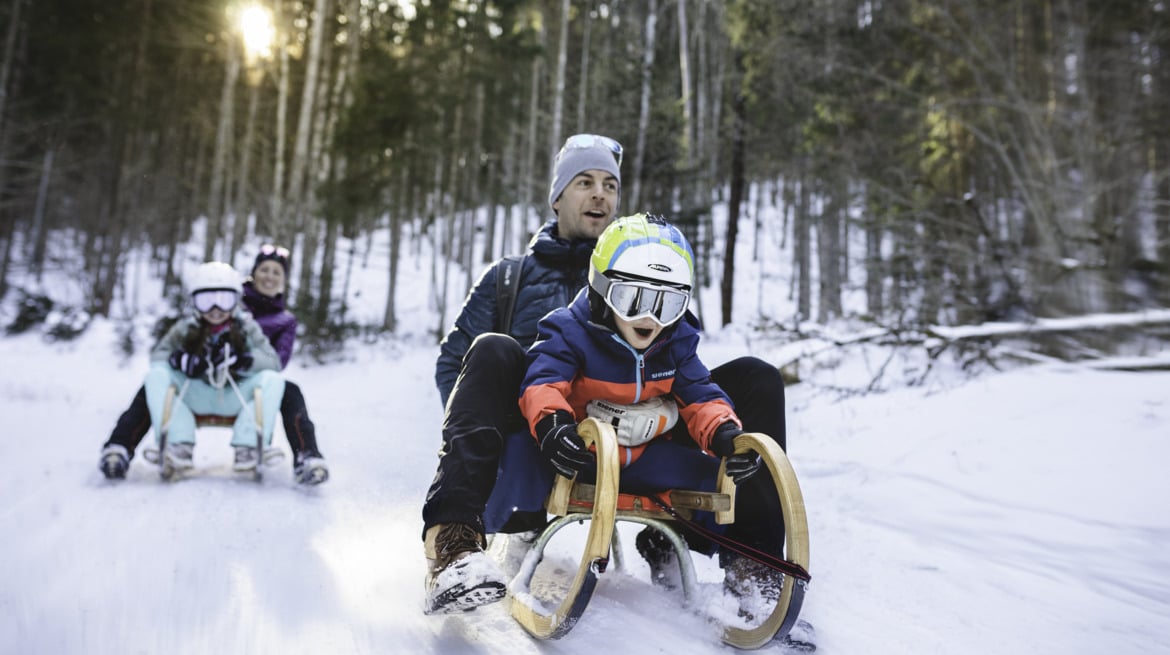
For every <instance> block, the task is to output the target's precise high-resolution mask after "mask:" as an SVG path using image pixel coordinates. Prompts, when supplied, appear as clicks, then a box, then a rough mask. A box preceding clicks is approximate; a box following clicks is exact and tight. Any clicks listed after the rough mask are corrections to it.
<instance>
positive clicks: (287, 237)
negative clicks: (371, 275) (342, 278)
mask: <svg viewBox="0 0 1170 655" xmlns="http://www.w3.org/2000/svg"><path fill="white" fill-rule="evenodd" d="M329 7H330V3H329V0H315V3H314V9H313V28H312V32H311V36H310V38H309V55H308V57H309V58H308V60H307V63H306V65H305V85H304V87H303V88H302V89H301V111H300V115H299V117H298V118H297V134H296V140H295V142H294V144H293V159H292V165H291V166H290V167H289V179H288V193H287V194H286V195H285V199H286V204H287V205H288V207H289V210H285V211H290V210H291V213H292V219H291V221H290V220H288V219H287V217H286V216H284V215H277V216H274V219H275V220H277V221H280V223H279V225H280V226H281V229H280V230H278V232H277V233H278V234H279V235H281V237H280V240H281V241H283V242H286V243H291V242H292V236H293V235H295V234H297V233H298V232H300V231H301V230H302V229H303V226H304V225H305V216H306V212H307V211H310V210H309V208H308V207H306V206H305V186H306V184H308V179H307V178H308V175H309V170H308V169H309V161H310V159H309V156H310V153H309V146H310V137H311V136H312V135H311V131H312V128H313V119H314V117H315V116H316V111H317V108H316V106H315V103H316V100H317V96H318V90H317V86H318V78H319V76H320V75H321V59H322V56H323V53H324V51H325V48H324V41H325V26H326V24H327V23H328V22H329ZM305 232H306V233H315V232H316V230H312V229H306V230H305ZM306 236H307V234H306ZM313 248H314V249H315V244H314V246H313ZM302 250H304V248H302ZM308 263H309V264H311V263H312V260H311V259H310V260H309V261H308ZM301 268H302V270H301V281H302V285H303V283H304V282H305V281H306V279H308V278H307V275H306V273H305V268H306V267H305V265H304V264H302V267H301ZM300 293H302V294H303V293H305V290H304V289H302V290H301V291H300Z"/></svg>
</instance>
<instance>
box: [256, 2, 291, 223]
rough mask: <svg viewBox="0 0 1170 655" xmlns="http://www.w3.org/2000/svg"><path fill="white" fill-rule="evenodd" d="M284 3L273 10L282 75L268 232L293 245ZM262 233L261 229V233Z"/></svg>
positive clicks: (278, 94) (277, 101)
mask: <svg viewBox="0 0 1170 655" xmlns="http://www.w3.org/2000/svg"><path fill="white" fill-rule="evenodd" d="M282 10H283V2H282V0H275V2H274V3H273V8H272V15H273V21H274V23H275V24H276V25H277V39H276V43H277V51H278V52H279V53H280V54H279V58H280V74H279V75H280V76H279V79H278V80H277V92H276V129H275V135H274V137H273V140H274V145H273V160H272V164H273V165H272V195H271V197H270V199H269V211H270V212H271V219H270V224H269V225H268V228H267V233H268V234H270V235H272V237H273V239H274V240H276V241H277V242H279V243H286V244H289V245H292V236H293V233H292V230H291V229H289V225H288V222H287V221H286V220H285V217H284V212H285V207H284V141H285V138H286V137H287V136H288V87H289V80H288V78H289V70H288V68H289V65H288V48H289V43H288V32H289V30H288V21H287V20H285V19H284V12H283V11H282ZM257 231H259V230H257Z"/></svg>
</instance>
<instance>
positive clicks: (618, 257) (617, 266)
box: [589, 214, 695, 295]
mask: <svg viewBox="0 0 1170 655" xmlns="http://www.w3.org/2000/svg"><path fill="white" fill-rule="evenodd" d="M602 276H606V277H608V278H609V279H611V280H612V279H615V278H621V279H628V280H640V281H643V282H650V283H659V284H662V285H665V286H670V287H674V288H685V289H686V290H687V291H690V290H691V289H693V288H694V286H695V255H694V252H693V251H692V250H691V245H690V244H689V243H687V239H686V237H684V236H683V234H682V232H680V231H679V229H678V228H676V227H675V226H673V225H671V224H669V223H667V222H666V221H665V220H664V219H663V218H662V217H661V216H655V215H652V214H635V215H633V216H623V217H621V218H619V219H617V220H615V221H614V222H613V223H610V224H609V227H607V228H605V231H604V232H602V233H601V236H600V237H598V238H597V245H596V246H595V247H594V248H593V256H592V257H590V259H589V286H590V287H592V288H593V289H594V290H596V291H597V292H599V293H601V294H602V295H604V293H605V290H606V288H607V287H608V284H607V282H606V281H605V280H602V279H600V278H601V277H602Z"/></svg>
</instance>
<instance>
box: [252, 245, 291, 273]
mask: <svg viewBox="0 0 1170 655" xmlns="http://www.w3.org/2000/svg"><path fill="white" fill-rule="evenodd" d="M288 257H289V252H288V248H285V247H284V246H274V245H272V244H271V243H266V244H264V245H262V246H260V254H258V255H256V263H257V264H259V263H260V262H262V261H264V260H266V259H272V260H276V261H278V262H280V263H281V264H282V265H284V267H285V268H288Z"/></svg>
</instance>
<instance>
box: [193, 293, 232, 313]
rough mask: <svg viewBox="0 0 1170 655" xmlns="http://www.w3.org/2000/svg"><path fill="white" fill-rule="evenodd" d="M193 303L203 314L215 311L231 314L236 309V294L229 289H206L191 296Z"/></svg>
mask: <svg viewBox="0 0 1170 655" xmlns="http://www.w3.org/2000/svg"><path fill="white" fill-rule="evenodd" d="M191 302H192V303H194V304H195V309H197V310H198V311H199V313H201V314H205V313H207V312H209V311H211V310H213V309H221V310H223V311H225V312H230V311H232V310H233V309H235V308H236V292H235V291H231V290H229V289H204V290H202V291H196V292H195V293H193V294H191Z"/></svg>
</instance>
